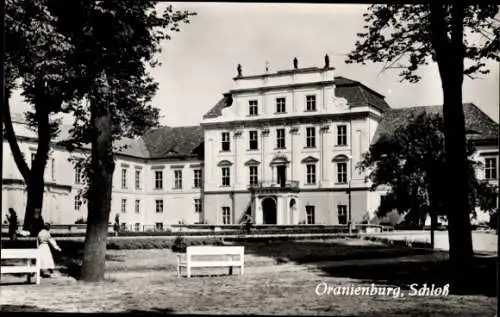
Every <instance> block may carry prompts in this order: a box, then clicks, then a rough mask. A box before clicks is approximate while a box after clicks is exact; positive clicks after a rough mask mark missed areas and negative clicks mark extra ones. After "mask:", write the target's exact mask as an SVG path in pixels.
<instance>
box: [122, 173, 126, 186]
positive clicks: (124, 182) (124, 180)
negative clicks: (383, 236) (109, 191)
mask: <svg viewBox="0 0 500 317" xmlns="http://www.w3.org/2000/svg"><path fill="white" fill-rule="evenodd" d="M122 188H127V169H126V168H122Z"/></svg>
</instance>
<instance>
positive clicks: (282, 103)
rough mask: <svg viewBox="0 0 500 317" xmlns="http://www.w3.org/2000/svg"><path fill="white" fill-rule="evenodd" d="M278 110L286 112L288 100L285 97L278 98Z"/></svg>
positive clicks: (278, 111)
mask: <svg viewBox="0 0 500 317" xmlns="http://www.w3.org/2000/svg"><path fill="white" fill-rule="evenodd" d="M276 112H277V113H285V112H286V100H285V98H283V97H281V98H276Z"/></svg>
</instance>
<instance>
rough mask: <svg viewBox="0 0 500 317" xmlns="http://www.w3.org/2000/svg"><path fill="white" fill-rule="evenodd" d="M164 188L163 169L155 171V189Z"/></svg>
mask: <svg viewBox="0 0 500 317" xmlns="http://www.w3.org/2000/svg"><path fill="white" fill-rule="evenodd" d="M162 188H163V171H155V189H162Z"/></svg>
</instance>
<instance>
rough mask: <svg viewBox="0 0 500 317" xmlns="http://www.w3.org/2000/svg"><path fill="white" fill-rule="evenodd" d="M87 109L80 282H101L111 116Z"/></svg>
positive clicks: (109, 176) (108, 204)
mask: <svg viewBox="0 0 500 317" xmlns="http://www.w3.org/2000/svg"><path fill="white" fill-rule="evenodd" d="M95 108H96V106H94V107H92V105H91V121H92V125H93V129H94V131H93V133H92V142H91V143H92V144H91V145H92V157H91V165H92V166H91V175H90V184H89V186H90V187H89V199H88V219H87V234H86V237H85V248H84V254H83V266H82V271H81V279H82V280H84V281H87V282H95V281H102V280H103V279H104V268H105V263H106V262H105V259H106V238H107V234H108V221H109V214H110V210H111V190H112V184H113V171H114V167H115V165H114V158H113V142H112V133H111V128H112V122H111V114H110V113H109V112H107V111H105V110H102V109H101V110H98V109H95Z"/></svg>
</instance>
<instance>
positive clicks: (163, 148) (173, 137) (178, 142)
mask: <svg viewBox="0 0 500 317" xmlns="http://www.w3.org/2000/svg"><path fill="white" fill-rule="evenodd" d="M12 121H13V122H15V123H20V124H26V120H25V118H24V115H23V114H20V113H12ZM71 129H72V126H71V125H66V124H62V125H60V132H59V134H58V136H57V137H56V138H55V139H54V140H53V141H54V142H55V143H59V144H61V145H62V144H63V143H64V141H65V140H68V139H69V138H70V136H71V134H70V130H71ZM21 131H23V130H21ZM26 133H27V135H23V134H26ZM16 134H17V135H18V136H21V135H22V136H25V137H30V138H36V133H35V132H34V131H31V130H29V129H28V130H24V132H21V133H19V132H16ZM114 145H115V147H117V148H118V151H117V152H116V154H121V155H127V156H132V157H136V158H142V159H151V158H153V159H154V158H166V159H168V158H176V159H179V158H183V157H193V156H196V157H198V158H201V157H202V156H203V154H204V153H203V152H204V151H203V131H202V128H201V127H200V126H193V127H160V128H154V129H150V130H148V131H147V132H146V133H145V134H144V135H143V136H141V137H136V138H126V137H123V138H121V139H120V140H118V141H115V143H114ZM83 148H84V149H90V145H89V144H85V145H84V146H83Z"/></svg>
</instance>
